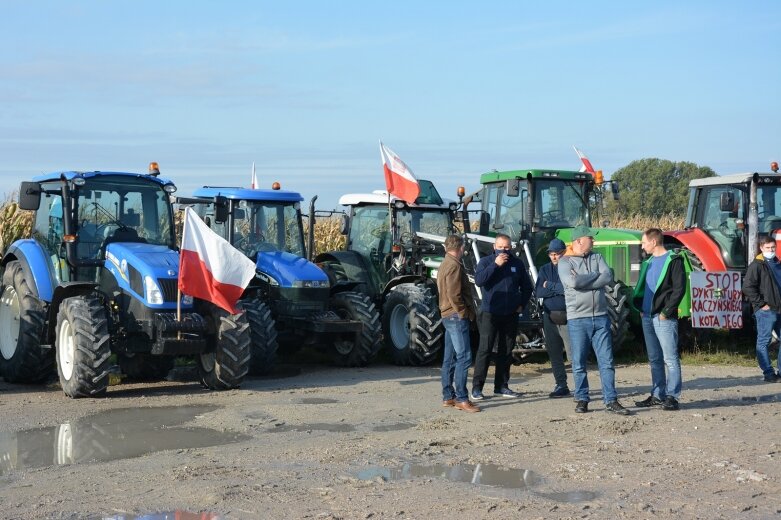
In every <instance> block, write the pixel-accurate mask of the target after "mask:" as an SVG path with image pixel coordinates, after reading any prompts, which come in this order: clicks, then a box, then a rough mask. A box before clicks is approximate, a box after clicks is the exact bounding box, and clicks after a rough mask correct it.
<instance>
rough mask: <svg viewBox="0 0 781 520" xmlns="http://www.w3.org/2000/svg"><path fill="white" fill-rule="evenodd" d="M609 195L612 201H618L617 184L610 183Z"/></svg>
mask: <svg viewBox="0 0 781 520" xmlns="http://www.w3.org/2000/svg"><path fill="white" fill-rule="evenodd" d="M610 193H611V194H612V195H613V200H618V183H617V182H615V181H610Z"/></svg>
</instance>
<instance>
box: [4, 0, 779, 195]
mask: <svg viewBox="0 0 781 520" xmlns="http://www.w3.org/2000/svg"><path fill="white" fill-rule="evenodd" d="M0 5H2V9H3V16H2V18H1V19H0V48H2V49H3V51H2V52H1V53H0V71H1V72H0V189H2V192H3V193H6V194H9V193H10V192H12V191H14V190H15V189H16V188H17V186H18V183H19V181H21V180H24V179H26V178H29V177H31V176H33V175H36V174H39V173H44V172H50V171H56V170H120V171H145V170H146V165H147V164H148V163H149V161H157V162H159V163H160V167H161V170H162V171H163V175H164V176H166V177H169V178H171V179H173V180H174V181H175V182H176V183H177V185H178V186H179V194H183V195H187V194H189V193H190V192H191V191H192V190H193V189H194V188H195V187H197V186H201V185H203V184H209V185H218V184H227V185H248V183H249V178H250V168H251V164H252V162H253V161H255V163H256V167H257V171H258V176H259V180H260V184H261V185H262V186H266V185H270V184H271V182H273V181H275V180H278V181H280V182H281V183H282V185H283V187H284V188H287V189H293V190H297V191H300V192H301V193H302V194H303V195H304V196H305V197H306V199H307V200H308V199H309V198H310V197H311V196H313V195H315V194H319V204H318V206H319V207H320V208H322V209H328V208H333V207H334V206H336V201H337V199H338V196H339V195H340V194H342V193H349V192H365V191H370V190H372V189H382V188H383V187H384V186H383V177H382V169H381V163H380V154H379V149H378V148H379V147H378V140H379V139H382V140H383V142H385V144H386V145H388V146H389V147H390V148H392V149H393V150H394V151H395V152H396V153H398V155H399V156H400V157H401V158H402V159H403V160H404V161H405V162H406V163H407V164H408V165H409V166H410V168H411V169H412V170H413V171H414V172H415V174H416V175H417V176H418V177H419V178H428V179H431V180H433V181H434V182H435V183H436V184H437V185H438V187H439V189H440V192H442V193H443V195H445V196H451V197H452V196H453V194H454V192H455V189H456V187H457V186H459V185H464V186H466V187H467V190H468V191H473V190H474V189H477V187H478V179H479V175H480V173H483V172H486V171H490V170H491V169H494V168H496V169H499V170H501V169H515V168H530V167H548V168H563V169H577V168H578V167H579V162H578V158H577V156H576V155H575V153H574V151H573V150H572V145H577V146H578V147H579V148H581V149H582V150H584V151H585V152H586V154H587V155H588V156H589V158H590V159H591V161H592V163H593V164H594V166H595V167H596V168H601V169H603V170H604V171H605V173H606V174H607V175H608V176H609V175H610V173H612V172H613V171H615V170H616V169H618V168H621V167H622V166H625V165H626V164H628V163H630V162H631V161H633V160H636V159H642V158H647V157H658V158H662V159H669V160H674V161H692V162H695V163H697V164H700V165H707V166H710V167H711V168H713V169H714V170H716V171H717V172H719V173H734V172H739V171H750V170H751V171H767V170H768V169H769V166H768V165H769V162H770V161H771V160H781V37H780V36H779V35H781V3H780V2H775V1H754V2H718V1H707V2H705V1H702V2H697V1H694V2H677V1H676V2H672V1H670V2H668V1H657V2H642V3H641V2H600V1H595V2H577V3H576V2H571V3H570V2H555V1H552V2H502V1H497V2H490V3H489V2H481V3H478V2H459V1H448V2H444V1H441V2H427V3H424V2H411V1H410V2H406V1H397V2H392V3H389V2H366V1H349V2H348V1H338V0H336V1H332V2H314V1H313V2H279V1H275V2H220V3H217V2H197V1H196V2H193V1H188V2H184V1H166V2H143V1H133V2H128V1H125V2H119V1H112V2H105V1H93V2H77V1H70V2H67V1H66V2H59V1H56V2H55V1H52V2H41V1H36V0H28V1H25V2H13V1H4V2H2V4H0Z"/></svg>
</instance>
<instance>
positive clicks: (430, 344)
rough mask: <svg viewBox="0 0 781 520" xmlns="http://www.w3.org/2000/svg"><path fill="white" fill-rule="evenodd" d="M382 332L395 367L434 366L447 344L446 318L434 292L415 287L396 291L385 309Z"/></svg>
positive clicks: (401, 286) (398, 288) (422, 287)
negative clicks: (442, 314)
mask: <svg viewBox="0 0 781 520" xmlns="http://www.w3.org/2000/svg"><path fill="white" fill-rule="evenodd" d="M382 332H383V336H384V337H385V344H386V345H387V348H388V350H389V351H390V353H391V356H392V358H393V362H394V363H395V364H397V365H412V366H421V365H426V364H428V363H431V362H432V361H433V360H434V358H435V357H436V355H437V353H438V352H439V351H440V350H441V349H442V346H443V344H444V341H443V338H444V330H443V326H442V318H441V317H440V316H439V306H438V305H437V299H436V297H435V296H434V294H433V293H432V292H431V289H429V288H427V287H425V286H423V285H414V284H401V285H399V286H397V287H396V288H395V289H393V290H392V291H391V292H390V294H388V296H387V298H386V299H385V305H384V306H383V311H382Z"/></svg>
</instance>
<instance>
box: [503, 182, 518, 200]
mask: <svg viewBox="0 0 781 520" xmlns="http://www.w3.org/2000/svg"><path fill="white" fill-rule="evenodd" d="M504 193H505V195H507V196H508V197H517V196H518V195H520V193H521V179H509V180H508V181H507V182H506V183H505V185H504Z"/></svg>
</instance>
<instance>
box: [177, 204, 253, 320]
mask: <svg viewBox="0 0 781 520" xmlns="http://www.w3.org/2000/svg"><path fill="white" fill-rule="evenodd" d="M253 276H255V264H254V262H252V260H250V259H249V258H247V257H246V256H245V255H244V253H242V252H241V251H239V250H238V249H236V248H235V247H233V246H232V245H231V244H230V242H228V241H227V240H225V239H224V238H222V237H221V236H219V235H218V234H217V233H215V232H214V231H212V230H211V229H209V226H207V225H206V223H204V221H203V220H201V219H200V217H199V216H198V215H197V214H196V213H195V211H193V210H192V208H187V209H185V214H184V231H183V232H182V247H181V250H180V251H179V290H180V291H182V293H184V294H188V295H190V296H194V297H195V298H200V299H202V300H206V301H210V302H212V303H213V304H215V305H217V306H219V307H222V308H223V309H225V310H226V311H228V312H230V313H231V314H236V313H237V312H239V311H238V309H236V302H237V301H239V298H240V297H241V294H242V293H243V292H244V289H245V288H246V287H247V285H249V282H250V280H252V277H253Z"/></svg>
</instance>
